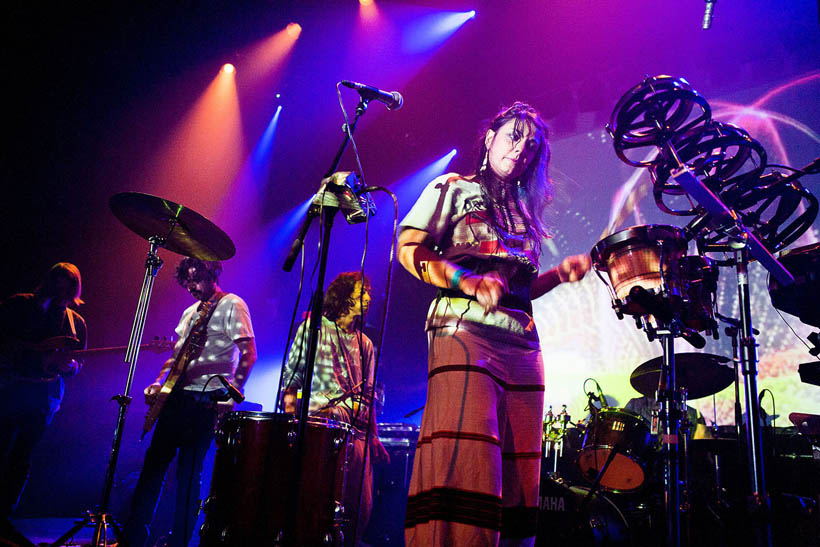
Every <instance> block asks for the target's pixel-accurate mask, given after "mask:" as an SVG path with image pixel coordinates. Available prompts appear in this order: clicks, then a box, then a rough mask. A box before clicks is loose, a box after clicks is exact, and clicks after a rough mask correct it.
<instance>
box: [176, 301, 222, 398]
mask: <svg viewBox="0 0 820 547" xmlns="http://www.w3.org/2000/svg"><path fill="white" fill-rule="evenodd" d="M226 294H228V293H224V292H220V293H217V294H216V298H215V299H214V300H213V301H212V303H211V309H210V310H208V315H207V317H206V318H205V321H203V322H202V324H201V325H200V327H199V330H197V331H195V329H191V332H189V333H188V338H191V336H194V334H197V333H202V332H206V330H207V329H208V323H210V322H211V317H212V316H213V314H214V311H215V310H216V306H217V305H218V304H219V301H220V300H222V297H223V296H225V295H226ZM187 341H188V340H187V339H186V343H187ZM193 360H194V359H186V360H185V364H184V365H183V367H182V373H181V374H180V378H184V377H185V375H186V374H187V373H188V365H190V364H191V361H193ZM177 386H179V383H177Z"/></svg>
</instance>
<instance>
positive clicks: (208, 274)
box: [174, 257, 222, 287]
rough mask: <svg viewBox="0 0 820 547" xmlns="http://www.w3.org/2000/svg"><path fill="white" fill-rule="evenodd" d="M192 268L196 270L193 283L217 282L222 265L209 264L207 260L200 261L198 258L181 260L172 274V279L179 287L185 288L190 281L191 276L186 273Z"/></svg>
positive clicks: (216, 263)
mask: <svg viewBox="0 0 820 547" xmlns="http://www.w3.org/2000/svg"><path fill="white" fill-rule="evenodd" d="M191 268H194V269H195V270H196V278H197V279H194V281H205V280H208V281H213V282H217V281H219V276H220V274H222V263H221V262H211V261H209V260H200V259H198V258H191V257H187V258H183V259H182V260H181V261H180V263H179V266H177V269H176V271H175V272H174V279H176V280H177V283H179V284H180V285H181V286H183V287H185V286H187V285H188V282H189V281H191V276H190V275H188V271H189V270H190V269H191Z"/></svg>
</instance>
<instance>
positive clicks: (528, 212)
mask: <svg viewBox="0 0 820 547" xmlns="http://www.w3.org/2000/svg"><path fill="white" fill-rule="evenodd" d="M510 120H515V130H516V131H522V132H523V130H524V127H525V125H526V126H529V128H530V130H531V132H532V134H533V136H534V137H535V139H536V141H537V143H538V148H537V149H536V151H535V155H534V156H533V160H532V162H530V164H529V165H527V167H526V169H525V170H524V172H523V173H521V175H520V176H519V177H518V181H517V184H518V187H519V189H520V190H519V192H516V193H515V194H514V195H515V202H516V206H517V208H518V210H519V213H521V215H522V216H523V217H524V220H525V224H526V226H527V232H528V233H529V235H530V237H531V238H532V239H533V240H534V241H536V242H538V241H540V240H541V238H543V237H546V236H548V235H549V230H548V229H547V225H546V221H545V219H544V212H545V210H546V208H547V206H548V205H549V204H550V203H551V202H552V198H553V196H554V189H553V185H552V181H551V180H550V178H549V173H548V171H549V162H550V145H549V127H547V123H546V122H545V121H544V120H543V119H541V116H539V115H538V112H537V111H536V110H535V108H533V107H532V106H530V105H528V104H526V103H522V102H516V103H513V105H512V106H510V107H507V108H504V109H502V110H501V111H500V112H499V113H498V114H496V116H495V117H494V118H493V119H492V120H491V121H490V123H489V124H488V125H487V127H485V128H484V130H483V131H482V132H481V139H480V145H479V155H478V166H477V169H476V173H477V174H478V178H479V180H480V182H481V183H482V185H483V186H484V187H485V189H488V190H489V189H490V187H491V186H492V183H491V180H490V179H491V177H492V176H493V175H492V172H491V170H490V169H489V168H488V167H487V166H486V164H485V163H484V162H485V158H486V157H487V153H488V150H487V144H486V142H485V140H486V135H487V131H489V130H493V131H494V132H496V133H497V132H498V130H499V128H500V127H501V126H503V125H504V124H505V123H507V122H508V121H510ZM488 205H489V206H490V207H491V205H492V204H488ZM522 205H523V206H522ZM491 213H492V211H491ZM491 218H493V215H491Z"/></svg>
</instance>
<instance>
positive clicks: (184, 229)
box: [108, 192, 236, 260]
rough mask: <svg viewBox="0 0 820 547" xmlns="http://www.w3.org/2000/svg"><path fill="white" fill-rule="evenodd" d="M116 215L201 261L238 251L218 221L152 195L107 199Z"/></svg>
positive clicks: (171, 248) (142, 232) (128, 225)
mask: <svg viewBox="0 0 820 547" xmlns="http://www.w3.org/2000/svg"><path fill="white" fill-rule="evenodd" d="M108 206H109V207H110V208H111V212H112V213H114V216H115V217H117V219H119V221H120V222H122V223H123V224H124V225H125V227H126V228H128V229H129V230H131V231H132V232H134V233H135V234H137V235H138V236H140V237H142V238H145V239H150V238H152V237H162V238H165V244H164V245H163V247H165V248H166V249H168V250H169V251H172V252H175V253H178V254H181V255H184V256H190V257H194V258H199V259H201V260H227V259H229V258H231V257H232V256H233V255H234V254H236V247H235V246H234V244H233V241H231V238H230V237H228V235H227V234H226V233H225V232H223V231H222V230H221V229H219V228H218V227H217V226H216V224H214V223H213V222H211V221H210V220H208V219H207V218H205V217H204V216H202V215H200V214H199V213H197V212H195V211H192V210H191V209H188V208H186V207H184V206H182V205H179V204H178V203H174V202H173V201H169V200H167V199H163V198H160V197H157V196H152V195H151V194H142V193H139V192H122V193H119V194H114V195H113V196H111V199H109V200H108Z"/></svg>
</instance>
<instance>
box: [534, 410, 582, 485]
mask: <svg viewBox="0 0 820 547" xmlns="http://www.w3.org/2000/svg"><path fill="white" fill-rule="evenodd" d="M568 425H575V424H573V423H572V421H571V417H570V415H569V414H568V413H567V405H561V412H559V413H558V414H553V412H552V405H550V406H549V409H548V410H547V413H546V414H545V415H544V433H543V436H542V442H543V443H544V450H545V453H544V457H545V458H549V457H550V454H551V453H553V452H554V453H555V458H554V459H553V462H552V464H553V469H552V471H553V473H558V458H560V457H561V456H563V455H564V440H565V439H566V437H567V426H568Z"/></svg>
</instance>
